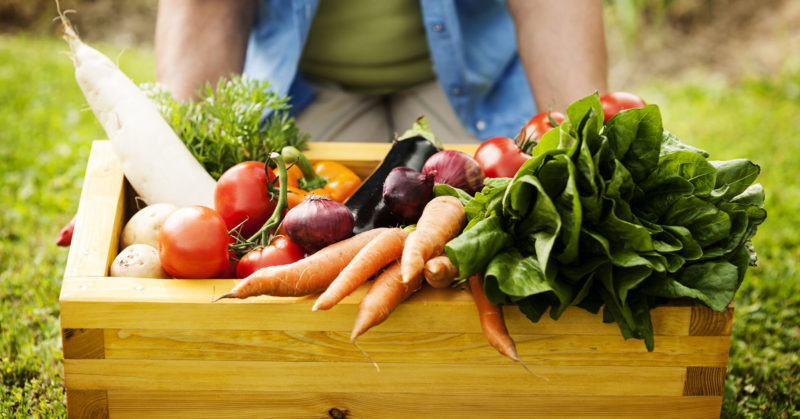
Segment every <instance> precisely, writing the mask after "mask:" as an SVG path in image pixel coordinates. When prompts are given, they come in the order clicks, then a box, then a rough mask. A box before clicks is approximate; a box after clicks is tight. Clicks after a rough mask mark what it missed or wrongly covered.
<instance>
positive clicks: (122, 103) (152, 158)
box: [58, 8, 216, 208]
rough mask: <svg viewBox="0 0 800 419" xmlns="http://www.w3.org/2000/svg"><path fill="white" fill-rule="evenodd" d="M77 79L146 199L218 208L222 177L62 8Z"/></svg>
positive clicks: (152, 201) (151, 201)
mask: <svg viewBox="0 0 800 419" xmlns="http://www.w3.org/2000/svg"><path fill="white" fill-rule="evenodd" d="M58 13H59V16H60V17H61V22H62V24H63V26H64V39H65V40H66V41H67V42H68V43H69V47H70V49H71V50H72V54H71V55H70V56H71V58H72V63H73V64H74V66H75V79H77V81H78V85H79V86H80V88H81V90H83V94H84V96H86V100H87V101H88V102H89V106H90V107H91V108H92V111H94V114H95V116H96V117H97V119H98V120H99V121H100V124H101V125H103V128H104V129H105V131H106V134H107V135H108V138H109V139H110V140H111V145H112V148H113V150H114V153H115V154H116V156H117V158H118V159H119V161H120V165H121V167H122V171H123V172H124V173H125V177H126V178H127V179H128V181H129V182H130V183H131V185H132V186H133V188H134V189H135V190H136V192H137V193H138V194H139V195H140V196H141V197H142V199H144V201H145V202H147V203H148V204H149V203H156V202H166V203H170V204H174V205H176V206H179V207H181V206H189V205H204V206H207V207H209V208H214V187H215V185H216V182H215V181H214V179H213V178H212V177H211V175H209V174H208V172H206V170H205V169H204V168H203V166H202V165H200V163H199V162H198V161H197V159H195V158H194V156H193V155H192V153H191V152H190V151H189V150H188V149H187V148H186V146H185V145H184V144H183V142H181V140H180V138H178V136H177V135H176V134H175V132H174V131H173V130H172V128H171V127H170V126H169V125H168V124H167V122H166V121H165V120H164V118H163V117H162V116H161V114H160V113H159V111H158V109H157V108H156V106H155V104H154V103H153V102H152V101H150V99H148V98H147V96H145V94H144V93H143V92H142V91H141V90H139V88H138V87H137V86H136V84H134V83H133V81H132V80H131V79H130V78H128V76H126V75H125V73H123V72H122V70H120V69H119V68H118V67H117V66H116V65H115V64H114V63H113V62H112V61H111V60H110V59H109V58H108V57H106V56H105V55H103V54H102V53H101V52H99V51H97V50H96V49H94V48H92V47H90V46H88V45H86V44H84V43H83V42H82V41H81V40H80V38H79V37H78V35H77V33H76V32H75V29H74V28H73V27H72V24H71V23H70V21H69V19H67V18H66V16H64V14H63V13H62V12H61V9H60V8H59V10H58Z"/></svg>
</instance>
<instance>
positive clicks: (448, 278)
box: [424, 255, 458, 288]
mask: <svg viewBox="0 0 800 419" xmlns="http://www.w3.org/2000/svg"><path fill="white" fill-rule="evenodd" d="M424 275H425V281H427V282H428V284H429V285H430V286H432V287H434V288H447V287H449V286H450V284H452V283H453V281H454V280H455V279H456V278H457V277H458V268H457V267H456V265H453V262H451V261H450V258H449V257H447V255H439V256H436V257H435V258H432V259H428V261H427V262H425V270H424Z"/></svg>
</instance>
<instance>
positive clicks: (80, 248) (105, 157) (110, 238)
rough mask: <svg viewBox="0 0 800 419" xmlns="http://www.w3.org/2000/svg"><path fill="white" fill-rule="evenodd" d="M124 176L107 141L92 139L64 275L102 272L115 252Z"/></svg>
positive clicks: (112, 258)
mask: <svg viewBox="0 0 800 419" xmlns="http://www.w3.org/2000/svg"><path fill="white" fill-rule="evenodd" d="M123 180H124V178H123V175H122V169H121V168H120V166H119V161H117V158H116V157H115V156H114V153H113V151H112V150H111V143H110V142H108V141H95V142H93V143H92V150H91V152H90V154H89V162H88V163H87V166H86V175H85V177H84V180H83V189H82V190H81V199H80V203H79V204H78V213H77V215H76V218H75V231H74V234H73V236H72V245H71V246H70V249H69V255H68V256H67V266H66V269H65V270H64V277H65V278H70V277H76V276H105V275H106V273H107V272H108V266H109V265H110V264H111V262H112V261H113V260H114V257H116V255H117V242H118V238H119V233H120V230H121V229H122V222H123V215H124V194H123V193H122V188H123V184H124V182H123Z"/></svg>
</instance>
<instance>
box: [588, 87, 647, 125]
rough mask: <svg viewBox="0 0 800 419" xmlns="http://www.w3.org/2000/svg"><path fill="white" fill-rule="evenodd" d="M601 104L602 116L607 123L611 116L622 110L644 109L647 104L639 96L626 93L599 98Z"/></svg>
mask: <svg viewBox="0 0 800 419" xmlns="http://www.w3.org/2000/svg"><path fill="white" fill-rule="evenodd" d="M600 103H602V104H603V116H604V118H605V121H606V122H608V120H609V119H611V117H612V116H614V115H616V114H617V113H618V112H619V111H621V110H624V109H633V108H644V107H645V106H646V105H647V104H646V103H644V100H643V99H642V98H640V97H639V96H636V95H634V94H633V93H628V92H612V93H606V94H604V95H603V96H600Z"/></svg>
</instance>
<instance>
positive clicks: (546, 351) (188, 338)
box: [105, 329, 729, 367]
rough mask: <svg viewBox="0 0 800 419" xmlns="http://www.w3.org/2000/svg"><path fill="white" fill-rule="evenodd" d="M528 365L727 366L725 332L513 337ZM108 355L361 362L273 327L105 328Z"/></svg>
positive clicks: (373, 352) (483, 345) (466, 337)
mask: <svg viewBox="0 0 800 419" xmlns="http://www.w3.org/2000/svg"><path fill="white" fill-rule="evenodd" d="M513 337H514V340H515V342H516V345H517V350H518V352H519V354H520V358H521V359H522V360H523V361H524V362H525V363H526V364H527V365H528V366H535V365H594V366H600V365H617V366H633V365H642V366H686V367H688V366H700V365H702V366H725V365H726V361H727V354H728V346H729V342H728V338H727V337H724V336H684V337H679V336H660V337H659V338H658V340H657V341H656V347H655V351H653V352H647V349H646V348H645V346H644V343H643V342H641V341H638V340H634V339H630V340H624V339H623V338H622V337H620V336H583V335H519V334H517V335H514V336H513ZM105 342H106V357H107V358H110V359H197V360H201V359H209V360H240V361H301V362H305V361H327V362H361V361H363V360H364V355H363V354H361V352H359V351H358V350H357V349H356V348H355V347H354V346H353V345H352V344H351V343H350V335H349V333H347V332H329V331H296V332H288V331H271V330H158V329H107V330H106V331H105ZM359 345H360V346H361V347H362V348H363V349H364V350H365V351H366V352H367V353H369V354H370V356H371V357H372V358H373V359H374V360H375V361H376V362H378V363H379V364H380V363H384V362H408V363H472V364H480V365H484V364H501V365H505V364H507V363H508V360H507V359H506V358H504V357H502V356H500V355H499V354H498V353H497V351H496V350H495V349H494V348H492V347H491V346H490V345H489V344H488V343H487V342H486V338H485V337H484V335H483V334H482V333H431V332H405V333H400V332H381V331H370V332H368V333H366V334H365V335H363V336H361V337H360V338H359Z"/></svg>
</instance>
